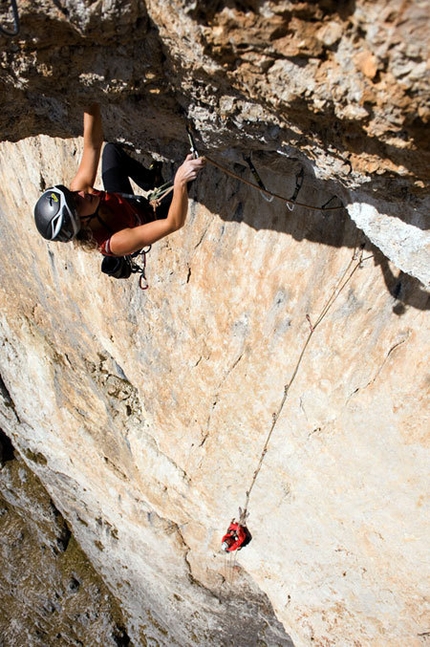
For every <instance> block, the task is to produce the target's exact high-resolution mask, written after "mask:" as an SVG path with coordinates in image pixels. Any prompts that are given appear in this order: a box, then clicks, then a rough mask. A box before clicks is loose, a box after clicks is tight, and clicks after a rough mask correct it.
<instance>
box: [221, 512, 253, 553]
mask: <svg viewBox="0 0 430 647" xmlns="http://www.w3.org/2000/svg"><path fill="white" fill-rule="evenodd" d="M251 539H252V536H251V533H250V532H249V530H248V528H247V527H246V526H243V525H241V524H240V523H238V522H237V521H235V520H234V519H232V521H231V523H230V525H229V527H228V528H227V532H226V534H225V535H224V537H223V538H222V540H221V548H222V550H224V551H225V552H226V553H233V552H234V551H236V550H240V549H241V548H244V547H245V546H247V545H248V544H249V542H250V541H251Z"/></svg>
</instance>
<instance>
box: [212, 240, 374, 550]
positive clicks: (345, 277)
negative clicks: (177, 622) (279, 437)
mask: <svg viewBox="0 0 430 647" xmlns="http://www.w3.org/2000/svg"><path fill="white" fill-rule="evenodd" d="M370 258H373V256H367V257H366V258H364V259H363V248H361V249H360V251H359V252H357V250H354V254H353V256H352V258H351V260H350V262H349V263H348V265H347V267H346V269H345V270H344V272H343V273H342V275H341V277H340V279H339V280H338V282H337V283H336V285H335V287H334V289H333V291H332V292H331V294H330V296H329V298H328V299H327V301H326V303H325V304H324V306H323V308H322V310H321V312H320V314H319V316H318V317H317V319H316V321H314V322H312V321H311V318H310V316H309V314H306V320H307V322H308V324H309V333H308V335H307V337H306V339H305V342H304V344H303V347H302V350H301V352H300V355H299V357H298V360H297V362H296V365H295V367H294V370H293V373H292V375H291V378H290V380H289V382H287V383H286V384H285V386H284V394H283V397H282V400H281V403H280V405H279V407H278V410H277V411H276V412H275V413H274V414H273V415H272V423H271V425H270V428H269V432H268V434H267V436H266V440H265V442H264V445H263V449H262V451H261V454H260V458H259V460H258V464H257V467H256V469H255V471H254V474H253V476H252V479H251V483H250V486H249V488H248V489H247V490H246V497H245V506H244V508H243V509H242V508H239V513H240V517H239V523H241V524H243V525H245V524H246V519H247V517H248V516H249V512H248V507H249V500H250V496H251V492H252V490H253V488H254V485H255V483H256V481H257V478H258V475H259V473H260V470H261V468H262V466H263V462H264V458H265V456H266V453H267V450H268V447H269V443H270V440H271V438H272V435H273V432H274V430H275V427H276V425H277V423H278V420H279V418H280V415H281V413H282V411H283V409H284V406H285V403H286V401H287V397H288V392H289V390H290V387H291V385H292V384H293V382H294V380H295V379H296V376H297V373H298V371H299V368H300V366H301V363H302V360H303V357H304V355H305V352H306V349H307V347H308V345H309V343H310V341H311V339H312V337H313V335H314V333H315V331H316V329H317V328H318V326H319V325H320V324H321V322H322V321H323V319H324V318H325V317H326V315H327V313H328V312H329V310H330V308H331V307H332V305H333V303H334V302H335V301H336V299H337V298H338V297H339V295H340V293H341V292H342V291H343V290H344V289H345V287H346V286H347V284H348V283H349V282H350V280H351V279H352V277H353V276H354V274H355V272H356V271H357V270H358V269H359V268H361V267H362V265H363V262H364V261H366V260H368V259H370ZM223 540H224V538H223ZM244 545H246V544H242V546H241V547H243V546H244Z"/></svg>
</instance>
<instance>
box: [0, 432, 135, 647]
mask: <svg viewBox="0 0 430 647" xmlns="http://www.w3.org/2000/svg"><path fill="white" fill-rule="evenodd" d="M0 444H1V447H2V457H3V458H2V466H1V469H0V529H1V545H0V551H1V561H2V568H1V573H0V597H1V603H2V613H1V616H0V633H1V644H2V645H4V647H9V646H10V647H12V645H13V646H15V645H34V646H35V647H36V646H37V647H38V646H40V647H44V646H46V645H58V647H62V646H65V645H86V646H88V647H90V646H94V647H95V646H96V645H102V646H103V647H118V646H122V647H125V646H126V645H129V644H130V639H129V637H128V636H127V633H126V631H125V629H124V620H123V618H122V614H121V611H120V610H119V608H118V604H117V602H116V601H115V600H114V599H113V598H112V596H111V594H110V593H109V591H108V589H107V587H106V585H105V584H104V583H103V581H102V580H101V578H100V576H99V575H97V573H96V572H95V571H94V569H93V568H92V566H91V564H90V563H89V562H88V559H87V558H86V557H85V555H84V553H83V552H82V550H81V549H80V548H79V546H78V545H77V543H76V541H75V540H74V538H73V536H72V534H71V532H70V530H69V528H68V526H67V524H66V522H65V520H64V518H63V517H62V516H61V514H60V512H59V511H58V510H57V508H56V507H55V505H54V503H53V502H52V500H51V499H50V497H49V496H48V495H47V493H46V491H45V490H44V488H43V487H42V485H41V483H40V482H39V480H38V479H37V477H35V475H34V474H33V473H32V472H31V471H30V470H29V468H28V467H27V466H26V464H25V463H24V461H22V460H21V459H20V458H19V456H16V454H15V455H14V452H13V448H12V446H11V443H10V441H9V440H8V438H7V437H6V436H5V435H4V434H3V432H0ZM27 458H28V459H29V460H30V461H31V462H35V463H38V462H39V463H40V462H41V463H42V464H44V462H45V458H44V457H43V455H42V454H32V452H31V451H30V450H28V451H27Z"/></svg>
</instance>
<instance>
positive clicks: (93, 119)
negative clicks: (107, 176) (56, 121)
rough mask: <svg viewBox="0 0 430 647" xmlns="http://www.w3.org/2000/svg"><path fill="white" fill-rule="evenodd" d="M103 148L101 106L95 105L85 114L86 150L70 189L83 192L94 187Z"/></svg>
mask: <svg viewBox="0 0 430 647" xmlns="http://www.w3.org/2000/svg"><path fill="white" fill-rule="evenodd" d="M102 146H103V126H102V116H101V112H100V105H99V104H98V103H93V104H92V105H91V106H90V107H89V108H88V109H87V110H85V112H84V150H83V153H82V159H81V163H80V164H79V169H78V172H77V173H76V175H75V177H74V178H73V180H72V182H71V184H70V189H71V190H72V191H83V190H87V189H89V188H91V187H93V186H94V182H95V179H96V175H97V169H98V165H99V161H100V153H101V149H102Z"/></svg>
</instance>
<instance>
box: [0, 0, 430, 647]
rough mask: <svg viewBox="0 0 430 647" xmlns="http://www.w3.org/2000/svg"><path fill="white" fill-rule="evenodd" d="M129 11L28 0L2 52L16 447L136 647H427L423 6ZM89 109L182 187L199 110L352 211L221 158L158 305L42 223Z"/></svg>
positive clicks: (6, 392) (165, 263)
mask: <svg viewBox="0 0 430 647" xmlns="http://www.w3.org/2000/svg"><path fill="white" fill-rule="evenodd" d="M123 5H124V3H119V2H95V3H91V4H88V3H84V2H82V1H78V0H77V1H75V2H61V3H40V2H36V3H33V2H32V3H30V2H28V3H25V2H22V3H21V4H20V8H21V12H22V30H21V34H20V37H19V38H18V39H15V40H13V41H7V42H6V41H5V47H4V49H3V50H2V54H1V56H2V81H3V84H4V87H5V88H6V89H7V93H4V94H3V93H2V99H1V101H2V111H1V114H0V124H1V130H2V133H3V139H4V140H12V142H13V143H11V142H10V141H8V142H6V141H4V142H3V143H1V144H0V170H1V187H2V189H1V193H0V210H1V218H0V249H1V253H2V259H3V263H2V270H1V273H2V281H1V286H0V303H1V305H2V308H1V320H0V343H1V354H0V374H1V376H2V380H3V387H2V389H1V392H2V406H1V418H0V424H1V426H2V427H3V428H4V429H5V430H6V431H7V432H8V434H9V435H10V436H11V437H12V438H13V440H14V443H16V445H17V446H18V447H19V448H20V450H22V453H23V456H24V457H27V460H28V462H29V463H30V464H31V465H32V467H33V469H34V470H35V471H36V472H37V474H38V475H39V476H40V478H41V479H42V481H43V483H44V484H45V486H46V487H47V489H48V491H49V493H50V496H51V497H52V498H53V500H54V501H55V504H56V505H57V507H58V508H59V509H60V511H61V512H62V514H64V516H65V518H66V519H67V521H68V523H69V524H70V525H71V527H72V528H73V531H74V533H75V535H76V537H77V539H78V540H79V542H80V543H81V545H82V546H83V548H84V550H85V552H86V553H87V554H88V556H89V557H90V559H91V561H92V563H93V564H94V565H95V566H96V568H97V570H98V571H99V572H100V573H101V574H102V575H103V577H104V579H105V581H106V583H107V584H108V585H109V587H110V589H111V591H113V592H114V593H115V594H116V595H117V596H118V597H119V598H120V600H121V603H122V605H123V608H124V610H125V611H126V613H127V614H128V617H129V621H128V625H127V631H128V633H129V634H130V636H131V638H132V640H133V641H134V642H135V643H136V644H138V645H140V644H145V643H144V638H143V636H144V635H145V636H148V637H149V639H148V640H149V641H150V640H153V641H155V640H157V641H158V643H159V644H160V645H174V644H179V645H184V644H196V645H201V644H209V645H211V644H213V645H219V644H223V645H229V644H231V645H236V644H237V642H238V638H237V637H238V635H240V636H243V637H244V642H245V644H249V645H253V644H255V645H258V644H264V643H266V644H267V645H273V646H275V645H288V644H289V639H288V635H290V636H291V637H292V639H293V642H294V644H295V645H296V647H302V646H303V647H309V646H310V645H319V646H321V647H323V646H324V645H330V646H335V647H348V646H354V647H355V646H362V647H366V646H367V645H386V644H387V641H388V642H389V644H390V647H391V646H393V647H404V645H411V646H412V647H415V646H416V647H419V646H420V645H424V644H425V640H426V635H427V634H428V631H429V626H428V613H429V609H428V602H427V599H428V598H427V596H428V586H427V583H428V576H429V573H428V558H427V543H428V542H427V537H428V536H429V527H428V518H429V515H428V512H429V505H428V496H427V495H428V481H427V479H428V466H429V462H428V431H427V430H428V428H429V424H428V390H429V375H428V359H427V358H428V315H427V310H428V307H429V298H428V292H427V284H428V281H429V275H428V267H429V263H428V255H429V254H428V233H427V231H428V189H427V182H428V168H429V165H428V125H427V121H428V112H426V111H427V110H428V70H427V68H426V67H425V62H426V61H427V58H428V53H427V36H426V35H427V33H428V18H427V19H426V17H427V16H428V3H427V2H415V3H409V2H402V3H401V2H397V3H391V2H390V3H389V2H382V1H379V2H372V3H371V2H359V1H357V2H355V3H352V2H351V3H342V6H341V8H339V9H337V7H338V3H331V2H319V3H305V2H278V3H270V2H258V3H257V2H255V3H246V4H243V3H213V4H211V7H210V8H201V7H200V4H199V3H186V2H173V1H171V2H157V3H156V2H150V1H148V2H147V3H146V5H144V4H143V3H139V2H130V3H127V5H126V6H123ZM93 97H95V98H98V99H100V101H101V102H102V104H103V116H104V120H105V134H106V138H107V139H119V140H123V141H126V142H129V143H130V144H132V145H133V147H134V148H135V149H141V150H142V155H143V157H144V159H146V160H147V159H148V158H149V155H154V156H155V157H159V158H160V159H163V160H164V162H165V170H166V171H167V170H169V169H173V167H174V164H175V163H177V162H178V161H179V160H180V159H181V157H182V156H183V155H184V154H185V152H186V150H187V147H188V143H187V138H186V132H185V127H184V117H183V115H184V113H185V114H186V115H187V116H188V117H189V118H190V119H191V121H192V122H193V124H194V125H195V127H196V131H197V135H196V138H197V141H198V143H199V147H200V149H201V150H202V151H206V152H207V154H208V155H209V156H211V157H213V158H214V159H215V160H216V161H218V162H221V164H222V165H223V166H225V167H226V168H228V169H229V170H232V171H234V173H235V174H237V175H238V176H239V177H241V178H243V179H248V180H249V179H251V180H252V176H250V173H249V170H248V168H247V166H246V164H245V162H244V159H243V154H244V153H246V154H248V153H249V152H251V151H252V153H253V160H254V163H255V164H256V166H257V168H258V170H259V172H260V175H261V177H262V179H263V180H264V182H265V183H266V185H267V186H268V187H269V188H270V189H271V190H273V191H276V192H277V193H279V194H281V195H285V196H286V197H288V198H290V197H291V196H292V195H293V194H294V191H295V186H296V177H297V175H298V174H299V172H300V169H301V168H303V169H304V182H303V186H302V188H301V190H300V192H299V196H298V200H299V202H303V203H305V204H308V205H312V206H321V205H323V204H326V203H329V200H332V201H331V202H330V203H329V205H333V204H339V200H340V199H341V200H342V202H343V204H345V205H346V207H347V209H345V210H335V211H325V212H321V211H319V210H313V209H309V208H303V207H299V206H297V207H296V208H295V209H294V210H293V211H292V212H290V211H289V210H288V209H287V208H286V206H285V204H283V202H282V201H281V200H277V199H275V200H273V202H271V203H268V202H266V201H265V200H264V199H263V197H262V196H261V195H260V193H259V192H258V191H256V190H255V189H252V188H250V187H248V186H247V185H245V184H244V183H241V182H239V181H238V180H237V179H235V178H234V177H231V176H229V175H227V174H226V173H225V172H224V171H222V170H220V169H219V168H216V167H214V166H213V165H210V164H209V165H208V167H207V170H206V171H205V173H204V175H202V176H201V178H200V179H199V181H198V183H196V184H195V187H194V188H193V192H192V200H191V202H190V214H189V218H188V222H187V225H186V227H185V228H184V229H183V230H181V231H180V232H177V233H176V234H174V235H173V236H171V237H170V238H168V239H166V240H165V241H162V242H160V243H159V244H157V245H155V246H154V248H153V250H152V252H151V254H150V256H149V259H148V272H147V274H148V278H149V282H150V289H149V291H147V292H146V293H143V292H141V291H139V290H138V287H137V282H136V281H133V280H130V281H128V282H124V283H122V282H114V281H112V280H110V279H108V277H106V276H104V275H101V274H100V272H99V266H100V259H99V258H98V257H97V256H93V255H88V254H85V253H83V252H76V251H75V250H73V248H70V247H67V246H62V245H49V244H46V243H45V241H43V240H41V239H39V238H38V237H36V236H35V231H34V225H33V222H32V216H31V209H32V205H33V203H34V201H35V199H36V197H37V195H38V192H39V190H40V188H42V187H43V186H46V185H48V184H51V183H52V182H56V181H59V180H60V179H61V180H64V182H67V181H69V180H70V179H71V177H72V176H73V174H74V171H75V169H76V165H77V163H78V159H79V155H80V150H81V145H82V142H81V140H79V139H75V138H74V137H73V136H75V135H78V134H79V132H80V130H81V118H82V106H83V105H84V103H85V101H87V100H88V99H89V98H93ZM48 135H49V136H48ZM334 196H337V197H336V198H335V197H334ZM363 245H364V249H363V250H362V253H363V259H364V260H363V261H362V267H361V268H358V267H356V265H355V263H356V260H352V259H353V255H354V254H357V253H358V250H359V249H360V248H361V246H363ZM357 259H358V257H357ZM350 263H352V265H350ZM348 267H349V268H350V270H351V271H352V270H353V269H354V268H356V269H355V271H354V273H353V275H352V276H351V278H350V280H348V282H347V283H346V284H345V285H344V284H343V283H339V281H341V279H342V276H345V279H347V277H348V276H349V275H348V274H346V275H344V272H345V269H346V268H348ZM342 286H343V287H342ZM340 288H342V289H341V290H340V292H339V294H338V290H339V289H340ZM336 295H337V298H336V299H334V301H333V302H332V297H334V296H336ZM326 304H331V307H330V308H329V310H328V311H327V314H326V316H325V317H324V318H323V319H322V321H321V323H320V324H319V325H318V326H317V328H316V329H315V332H314V333H313V335H312V336H311V339H310V340H309V343H308V345H307V347H306V350H305V352H304V354H303V355H301V353H302V351H303V349H304V347H305V344H306V343H307V340H308V336H309V332H310V327H309V322H308V320H307V318H306V316H307V315H309V318H310V320H311V322H312V323H313V324H314V325H315V323H316V322H317V321H318V315H319V314H320V313H321V312H324V307H325V305H326ZM300 357H302V359H301V361H300V364H299V365H298V362H299V360H300ZM297 366H298V370H297V372H295V369H296V367H297ZM294 375H295V377H294V379H293V381H292V383H291V385H290V387H289V390H288V397H287V399H286V401H285V405H284V407H283V409H282V411H281V414H280V416H279V419H278V422H277V424H276V426H275V428H274V431H273V434H272V436H271V439H270V443H269V445H268V450H267V453H266V454H265V456H264V459H263V463H262V466H261V469H260V470H259V472H258V474H257V478H256V481H255V484H254V485H253V488H252V491H251V496H250V500H249V512H250V518H249V525H250V529H251V532H252V534H253V537H254V539H253V541H252V543H251V544H250V546H249V547H247V548H246V549H245V550H244V551H243V552H242V553H240V554H239V556H238V557H237V562H236V563H234V562H233V563H232V562H229V561H228V560H227V558H226V557H225V556H223V555H221V554H220V553H219V546H220V537H221V535H222V534H223V532H224V531H225V528H226V527H227V524H228V522H229V521H230V519H231V517H232V516H234V515H235V514H237V510H238V507H239V506H243V505H244V503H245V500H246V492H247V490H248V489H249V488H250V486H251V484H252V479H253V475H254V473H255V470H256V469H257V467H258V464H259V459H260V457H261V453H262V450H263V447H264V443H265V440H266V438H267V434H268V432H269V429H270V427H271V424H272V419H273V418H272V416H273V414H274V413H275V412H276V411H278V410H279V407H280V404H281V402H282V398H283V396H284V389H285V386H286V385H287V384H289V383H290V381H291V379H292V377H293V376H294ZM29 452H30V453H29ZM29 456H33V457H34V456H38V457H39V458H40V457H41V456H43V457H44V460H43V461H42V462H43V464H42V463H41V462H40V460H39V461H38V462H34V461H32V460H31V459H29ZM387 637H388V638H387ZM259 641H260V642H259Z"/></svg>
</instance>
